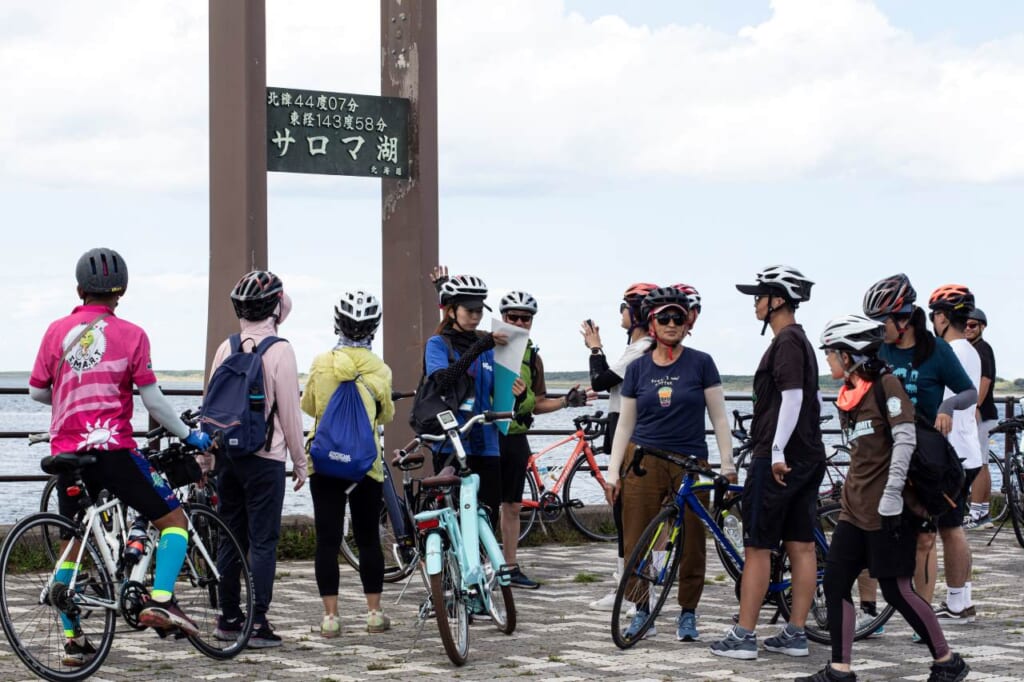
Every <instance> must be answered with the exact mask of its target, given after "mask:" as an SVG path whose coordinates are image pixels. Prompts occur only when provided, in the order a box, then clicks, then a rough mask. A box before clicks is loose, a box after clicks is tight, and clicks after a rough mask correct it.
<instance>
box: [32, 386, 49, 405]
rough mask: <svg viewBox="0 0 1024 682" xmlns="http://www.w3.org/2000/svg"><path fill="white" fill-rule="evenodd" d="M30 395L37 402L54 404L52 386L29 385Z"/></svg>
mask: <svg viewBox="0 0 1024 682" xmlns="http://www.w3.org/2000/svg"><path fill="white" fill-rule="evenodd" d="M28 397H29V398H32V400H34V401H36V402H37V403H42V404H44V405H52V404H53V389H50V388H36V387H35V386H29V387H28Z"/></svg>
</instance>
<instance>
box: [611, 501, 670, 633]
mask: <svg viewBox="0 0 1024 682" xmlns="http://www.w3.org/2000/svg"><path fill="white" fill-rule="evenodd" d="M678 520H679V510H678V509H676V507H675V506H674V505H673V506H669V507H665V508H663V509H662V510H661V511H660V512H658V515H657V516H655V517H654V520H653V521H651V522H650V523H649V524H647V528H645V529H644V532H643V534H642V535H641V536H640V539H639V540H638V541H637V543H636V547H634V548H633V551H632V553H630V556H629V560H628V561H627V562H626V565H625V567H624V568H623V571H622V578H621V579H620V580H619V587H618V589H617V590H616V591H615V603H614V604H613V605H612V640H613V641H614V642H615V646H617V647H619V648H620V649H628V648H630V647H631V646H633V645H634V644H636V643H637V642H639V641H640V640H641V639H643V638H644V636H645V635H646V634H647V631H648V630H650V629H651V626H652V625H654V620H655V619H656V618H657V617H658V613H660V612H661V607H662V606H663V605H664V604H665V600H666V599H667V598H668V593H669V592H670V591H671V589H672V583H673V582H675V579H676V573H677V571H678V569H679V560H680V558H681V556H682V546H683V527H682V525H681V524H680V525H679V527H678V528H677V527H676V522H677V521H678ZM634 606H636V615H634V614H633V607H634Z"/></svg>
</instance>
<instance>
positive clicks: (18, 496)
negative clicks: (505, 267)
mask: <svg viewBox="0 0 1024 682" xmlns="http://www.w3.org/2000/svg"><path fill="white" fill-rule="evenodd" d="M25 385H26V383H25V381H24V380H20V381H15V380H8V379H2V378H0V387H17V388H23V387H25ZM164 386H165V388H180V389H198V388H201V385H200V384H190V383H187V382H174V383H165V384H164ZM168 400H170V401H171V404H172V405H174V407H175V409H176V410H178V411H179V412H183V411H184V410H186V409H189V408H196V407H198V406H199V402H200V401H199V398H198V397H192V396H168ZM727 407H728V409H729V412H730V414H731V412H732V410H733V409H739V410H740V412H749V410H750V402H749V401H729V402H728V403H727ZM593 410H607V404H606V401H603V400H599V401H597V402H596V403H595V404H594V405H593V406H591V407H588V408H576V409H569V410H559V411H557V412H552V413H549V414H543V415H538V416H537V418H536V421H535V422H534V428H536V429H571V428H572V419H573V418H574V417H576V416H579V415H581V414H586V413H588V412H592V411H593ZM826 411H827V412H829V413H832V414H834V413H835V408H834V406H833V404H832V403H826ZM304 419H305V426H306V428H307V429H308V428H311V427H312V425H313V420H312V418H310V417H307V416H305V415H304ZM148 423H149V418H148V415H147V413H146V409H145V408H144V407H143V405H142V401H141V400H140V399H139V398H136V399H135V416H134V417H133V419H132V424H133V426H134V428H135V430H136V431H143V430H145V429H146V428H147V426H148ZM49 424H50V408H49V406H48V405H42V404H40V403H37V402H34V401H33V400H31V399H30V398H29V397H28V396H27V395H5V396H0V431H29V432H33V433H35V432H44V431H46V430H47V429H48V428H49ZM835 424H836V421H835V420H834V419H833V421H831V422H829V423H828V424H826V427H832V428H835V426H834V425H835ZM559 439H560V437H556V436H531V438H530V443H531V445H532V446H533V450H534V451H535V452H536V451H537V450H539V449H541V448H543V447H545V446H547V445H550V444H552V443H555V442H557V441H558V440H559ZM838 440H839V436H837V435H826V436H825V441H826V448H827V449H828V447H827V446H828V444H830V443H832V442H838ZM707 442H708V449H709V451H710V460H711V462H712V463H716V464H717V463H718V461H719V458H718V448H717V446H716V443H715V439H714V438H713V437H711V436H708V438H707ZM990 445H991V447H992V448H993V450H994V451H995V452H1002V448H1003V441H1002V436H999V437H998V439H993V441H992V443H991V444H990ZM47 448H49V445H48V444H39V445H35V446H31V447H30V446H29V445H28V444H27V443H26V442H24V441H21V440H16V439H11V438H0V475H32V474H39V475H42V471H41V470H40V469H39V459H40V458H41V457H42V456H43V455H45V454H47V452H48V450H47ZM569 451H570V447H569V446H565V447H564V448H560V449H559V450H556V451H555V452H553V453H551V455H549V456H548V457H545V460H547V459H549V458H550V461H551V462H552V463H560V462H562V461H564V458H565V457H567V456H568V454H569ZM288 466H289V468H290V466H291V465H290V464H289V465H288ZM992 479H993V481H992V487H993V490H999V486H1000V484H1001V480H1000V478H999V471H998V469H996V468H995V467H992ZM42 489H43V483H42V482H31V483H6V482H4V483H0V502H2V504H0V523H4V524H6V523H11V522H12V521H14V520H16V519H18V518H20V517H22V516H24V515H25V514H28V513H31V512H33V511H36V510H37V509H38V507H39V497H40V494H41V492H42ZM284 513H285V514H307V515H312V513H313V505H312V500H311V499H310V496H309V490H308V487H305V488H303V489H302V490H300V491H299V492H294V491H293V490H292V489H291V486H290V485H289V486H286V492H285V501H284Z"/></svg>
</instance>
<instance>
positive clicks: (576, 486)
mask: <svg viewBox="0 0 1024 682" xmlns="http://www.w3.org/2000/svg"><path fill="white" fill-rule="evenodd" d="M602 415H603V413H602V412H600V411H598V412H595V413H594V414H591V415H582V416H580V417H576V418H575V419H573V420H572V423H573V426H575V427H576V431H575V433H573V434H571V435H569V436H566V437H565V438H563V439H561V440H559V441H557V442H556V443H553V444H551V445H549V446H547V447H545V448H543V449H541V450H539V451H538V452H536V453H534V454H533V455H531V456H530V459H529V460H528V461H527V463H526V483H525V484H524V489H523V506H522V510H521V511H520V514H519V540H520V541H521V540H523V538H525V537H526V536H527V535H529V534H530V531H531V530H533V527H534V524H535V523H536V522H537V518H538V517H540V519H541V521H542V522H548V523H551V522H553V521H556V520H557V519H558V518H559V517H561V515H562V512H563V511H564V512H566V513H567V514H568V516H569V521H570V522H572V525H573V526H575V527H576V528H577V529H578V530H579V531H580V532H581V533H583V534H584V535H586V536H587V537H588V538H590V539H592V540H601V541H605V542H608V541H611V540H614V539H615V538H616V537H617V534H616V530H615V521H614V519H613V518H612V511H611V507H609V506H608V505H607V504H605V500H604V479H605V474H606V473H607V471H608V462H609V460H610V457H609V456H608V455H607V454H604V453H597V452H595V451H594V448H593V443H594V439H595V438H597V437H600V436H602V435H603V434H604V433H605V431H606V429H607V426H608V419H607V418H602ZM573 442H574V443H575V445H574V446H573V449H572V452H571V453H570V454H569V457H568V458H567V459H566V460H565V462H564V463H563V464H561V465H554V466H552V465H545V466H541V465H540V464H539V463H538V462H539V461H540V460H541V458H543V457H544V456H545V455H547V454H548V453H550V452H552V451H553V450H557V449H558V448H560V447H562V446H563V445H567V444H569V443H573ZM556 475H557V477H556ZM549 478H550V479H553V480H554V483H553V484H552V485H551V489H550V490H548V489H547V487H546V483H545V481H546V479H549ZM563 488H564V490H565V494H564V495H561V496H560V495H559V493H561V492H562V490H563Z"/></svg>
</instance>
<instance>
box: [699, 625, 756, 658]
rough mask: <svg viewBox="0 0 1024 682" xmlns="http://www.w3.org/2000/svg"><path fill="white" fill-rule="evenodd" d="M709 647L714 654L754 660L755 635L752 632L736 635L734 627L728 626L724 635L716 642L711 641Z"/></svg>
mask: <svg viewBox="0 0 1024 682" xmlns="http://www.w3.org/2000/svg"><path fill="white" fill-rule="evenodd" d="M709 648H710V649H711V653H713V654H714V655H715V656H725V657H726V658H739V659H743V660H746V661H756V660H757V635H755V634H754V633H753V632H750V633H747V634H746V635H738V634H736V629H735V628H729V629H728V630H726V631H725V637H723V638H722V639H720V640H718V641H717V642H712V643H711V646H710V647H709Z"/></svg>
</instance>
